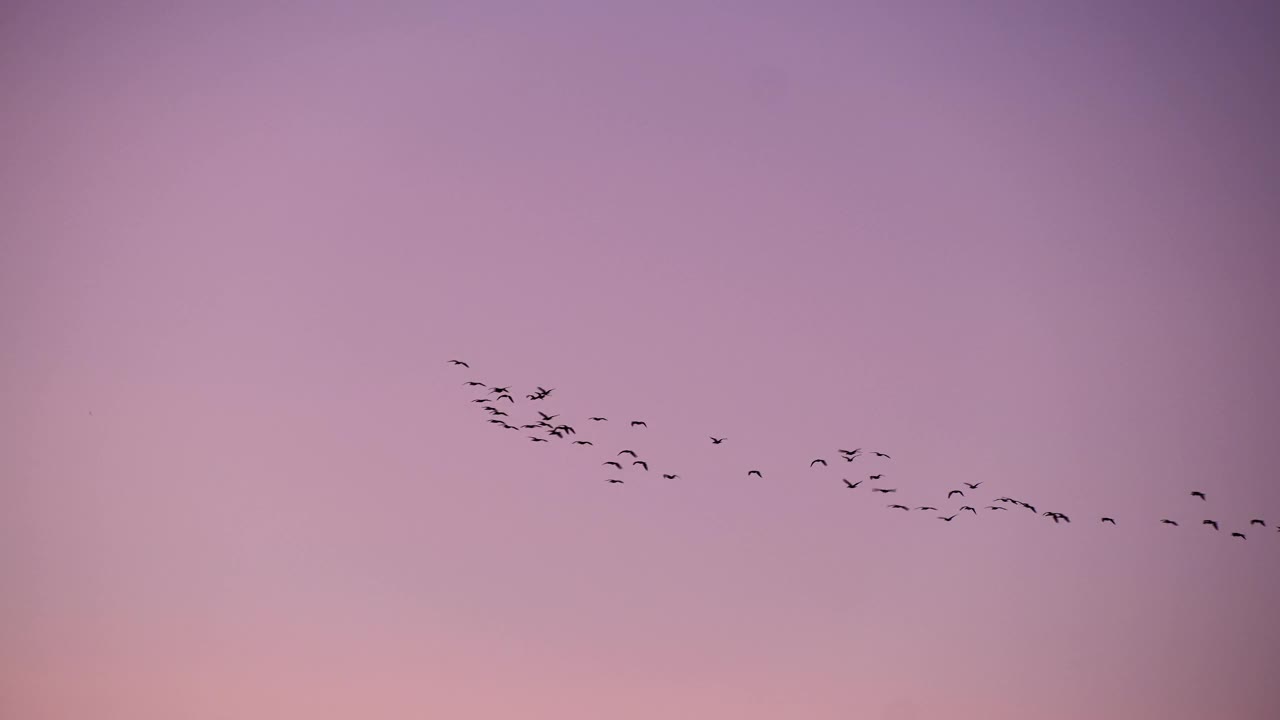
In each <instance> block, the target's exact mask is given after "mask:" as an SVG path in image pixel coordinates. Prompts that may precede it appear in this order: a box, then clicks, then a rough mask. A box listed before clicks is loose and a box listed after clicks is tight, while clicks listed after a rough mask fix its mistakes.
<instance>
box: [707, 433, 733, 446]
mask: <svg viewBox="0 0 1280 720" xmlns="http://www.w3.org/2000/svg"><path fill="white" fill-rule="evenodd" d="M709 437H710V438H711V444H712V445H719V444H720V443H722V442H724V441H725V440H728V439H729V438H718V437H716V436H714V435H711V436H709Z"/></svg>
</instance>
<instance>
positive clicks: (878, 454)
mask: <svg viewBox="0 0 1280 720" xmlns="http://www.w3.org/2000/svg"><path fill="white" fill-rule="evenodd" d="M871 454H872V455H875V456H876V457H882V458H887V457H889V456H888V455H886V454H884V453H882V452H873V453H871ZM889 459H890V460H892V459H893V458H889Z"/></svg>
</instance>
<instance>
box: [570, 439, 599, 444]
mask: <svg viewBox="0 0 1280 720" xmlns="http://www.w3.org/2000/svg"><path fill="white" fill-rule="evenodd" d="M573 444H574V445H594V444H595V443H593V442H591V441H590V440H574V441H573Z"/></svg>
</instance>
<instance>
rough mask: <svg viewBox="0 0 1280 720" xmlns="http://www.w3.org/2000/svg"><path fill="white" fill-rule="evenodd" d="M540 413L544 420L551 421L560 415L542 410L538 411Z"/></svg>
mask: <svg viewBox="0 0 1280 720" xmlns="http://www.w3.org/2000/svg"><path fill="white" fill-rule="evenodd" d="M538 414H539V415H541V416H542V422H551V421H552V420H555V419H556V418H558V417H560V416H559V415H548V414H546V413H544V412H542V411H541V410H539V411H538Z"/></svg>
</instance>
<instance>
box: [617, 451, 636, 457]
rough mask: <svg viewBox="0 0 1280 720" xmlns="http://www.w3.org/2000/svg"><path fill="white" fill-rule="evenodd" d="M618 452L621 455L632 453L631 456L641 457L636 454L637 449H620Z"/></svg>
mask: <svg viewBox="0 0 1280 720" xmlns="http://www.w3.org/2000/svg"><path fill="white" fill-rule="evenodd" d="M618 454H619V455H630V456H631V457H640V456H639V455H636V451H635V450H620V451H618Z"/></svg>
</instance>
